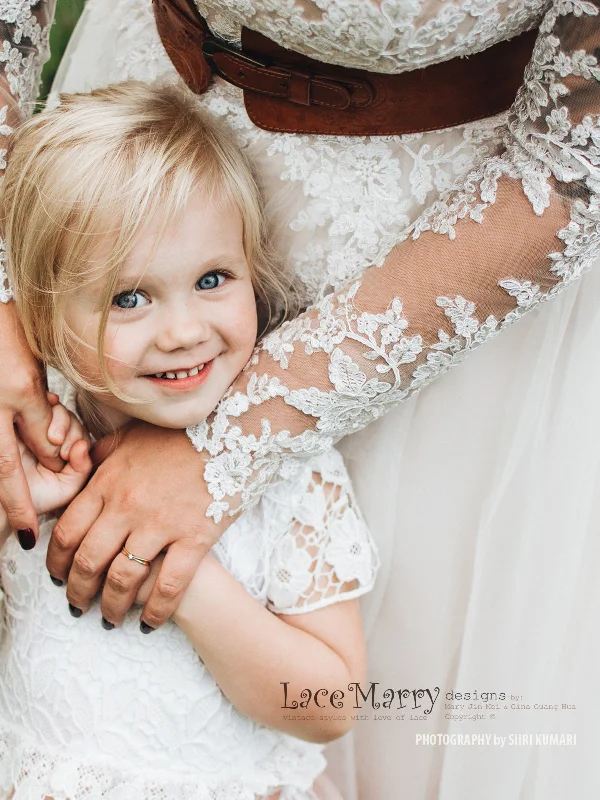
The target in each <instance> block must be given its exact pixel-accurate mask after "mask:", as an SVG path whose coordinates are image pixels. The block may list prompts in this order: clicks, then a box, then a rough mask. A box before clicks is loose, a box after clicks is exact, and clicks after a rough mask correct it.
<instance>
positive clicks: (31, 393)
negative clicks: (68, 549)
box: [0, 303, 64, 549]
mask: <svg viewBox="0 0 600 800" xmlns="http://www.w3.org/2000/svg"><path fill="white" fill-rule="evenodd" d="M51 420H52V410H51V406H50V404H49V402H48V400H47V397H46V389H45V387H44V381H43V375H42V369H41V365H40V364H39V362H38V361H36V359H35V358H34V357H33V355H32V353H31V350H30V348H29V345H28V344H27V341H26V339H25V335H24V333H23V329H22V327H21V324H20V323H19V320H18V318H17V314H16V310H15V305H14V303H6V304H3V303H0V505H2V507H3V508H4V510H5V511H6V514H7V517H8V524H9V525H10V527H11V528H12V529H13V530H16V531H18V536H19V541H20V542H21V545H22V546H23V545H25V546H26V548H27V549H29V548H31V547H33V545H34V544H35V538H36V536H37V530H38V524H37V514H36V512H35V509H34V507H33V505H32V502H31V496H30V494H29V488H28V485H27V480H26V478H25V473H24V472H23V467H22V466H21V458H20V455H19V445H18V437H17V434H18V436H19V437H20V438H21V439H22V441H23V442H24V443H25V445H26V446H27V448H28V449H29V450H30V451H31V452H32V453H33V455H34V456H35V457H36V459H37V460H38V461H39V463H40V464H41V465H42V466H44V467H46V468H47V469H48V470H52V471H54V472H58V471H59V470H61V469H62V468H63V466H64V461H63V460H62V459H61V458H60V455H59V449H60V448H59V446H58V445H57V444H56V443H53V442H51V441H50V440H49V439H48V437H47V431H48V428H49V426H50V423H51ZM15 428H16V430H15Z"/></svg>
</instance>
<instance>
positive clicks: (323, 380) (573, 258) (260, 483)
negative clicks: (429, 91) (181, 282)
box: [189, 0, 600, 521]
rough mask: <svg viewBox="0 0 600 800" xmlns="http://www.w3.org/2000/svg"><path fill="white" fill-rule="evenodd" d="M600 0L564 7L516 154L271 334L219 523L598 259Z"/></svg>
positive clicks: (218, 417) (550, 17)
mask: <svg viewBox="0 0 600 800" xmlns="http://www.w3.org/2000/svg"><path fill="white" fill-rule="evenodd" d="M599 5H600V0H593V2H580V0H556V2H554V4H553V5H552V7H551V9H550V10H549V11H548V13H547V15H546V17H545V19H544V21H543V23H542V26H541V29H540V35H539V38H538V41H537V45H536V48H535V51H534V54H533V57H532V60H531V63H530V65H529V66H528V69H527V72H526V75H525V82H524V85H523V86H522V88H521V90H520V91H519V94H518V97H517V99H516V101H515V103H514V106H513V108H512V111H511V116H510V122H509V127H508V133H507V137H506V141H505V150H504V152H503V153H502V154H501V155H500V156H495V157H492V158H489V159H488V160H487V161H485V162H484V163H483V165H482V167H481V169H480V170H479V171H477V172H475V173H472V174H471V175H469V176H468V178H467V180H466V181H465V182H464V184H463V185H462V186H461V187H460V188H459V189H458V190H456V189H454V190H453V191H452V192H451V193H450V192H449V193H448V194H447V195H446V196H445V197H443V198H442V199H441V200H440V201H439V202H437V203H435V204H434V205H433V206H432V207H430V208H429V209H428V210H427V211H426V212H425V213H424V214H423V215H422V216H421V217H420V218H419V219H418V220H417V221H416V223H415V224H414V225H413V226H412V228H411V229H410V230H409V231H407V234H406V237H405V239H404V241H403V242H402V243H400V244H399V245H398V246H396V247H395V248H394V250H392V252H391V253H390V254H389V255H388V257H387V258H386V259H385V261H384V263H383V264H382V265H381V266H374V267H371V268H370V269H368V270H366V272H365V273H364V275H363V277H362V279H361V280H360V281H358V282H357V283H355V284H354V285H353V286H351V287H350V288H349V289H347V290H346V291H341V292H338V293H337V294H334V295H331V296H329V297H327V298H325V300H323V301H322V302H321V303H320V304H319V305H318V306H316V307H313V308H311V309H309V310H308V311H307V312H306V313H305V314H304V315H302V316H301V317H299V318H298V319H297V320H295V321H292V322H291V323H288V324H286V325H285V326H283V327H282V328H280V329H279V330H277V331H275V332H274V333H272V334H270V335H269V336H268V337H266V338H265V340H264V341H263V343H262V344H261V346H260V347H259V348H258V349H257V351H256V352H255V355H254V357H253V359H252V362H251V364H250V365H249V367H248V368H247V370H246V371H245V373H243V374H242V375H241V376H240V377H239V378H238V380H237V382H236V383H235V384H234V386H233V387H232V390H231V392H230V395H229V396H228V397H227V398H226V399H224V400H223V401H222V402H221V404H220V406H219V407H218V409H217V411H216V412H215V414H214V415H213V417H212V418H210V419H209V420H207V421H206V422H205V423H203V424H202V425H199V426H196V427H195V428H193V429H190V430H189V435H190V437H191V439H192V441H193V442H194V444H195V446H196V447H197V448H198V449H200V450H205V451H206V452H207V453H208V455H209V460H208V463H207V465H206V470H205V478H206V481H207V485H208V489H209V492H210V493H211V495H212V497H213V498H214V502H213V503H212V504H211V506H210V507H209V509H208V512H207V513H208V515H209V516H211V517H213V518H214V519H215V521H218V520H220V519H221V517H222V516H223V515H224V514H231V515H233V514H234V513H235V512H236V511H238V510H239V509H240V508H245V507H247V506H248V505H250V504H252V503H253V502H254V501H255V499H256V498H257V497H258V495H259V494H260V493H261V492H262V491H263V490H264V487H265V486H266V485H267V484H268V483H269V482H270V481H272V480H275V479H278V478H279V477H280V476H282V475H285V471H286V469H288V468H289V463H290V457H298V456H308V455H312V454H314V453H316V452H319V451H323V450H325V449H327V448H328V447H329V446H330V445H331V443H332V441H334V440H336V439H338V438H339V437H341V436H343V435H345V434H348V433H351V432H353V431H355V430H357V429H358V428H361V427H363V426H365V425H367V424H368V423H369V422H371V421H372V420H374V419H377V418H378V417H379V416H381V415H382V414H383V413H384V412H385V410H386V409H387V408H389V407H390V406H391V405H393V404H396V403H398V402H400V401H402V400H404V399H405V398H407V397H409V396H410V395H412V394H413V393H414V392H416V391H418V390H420V389H421V388H422V387H423V386H425V385H426V384H427V383H429V382H430V381H432V380H433V379H435V378H437V377H438V376H439V375H441V374H442V373H443V372H445V371H446V370H447V369H448V368H449V367H452V366H454V365H455V364H457V363H458V362H460V361H461V360H462V359H463V358H464V357H465V356H466V355H467V354H468V353H469V352H470V351H471V350H473V349H474V348H475V347H477V346H478V345H480V344H482V343H483V342H485V341H487V340H488V339H491V338H492V337H493V336H496V335H497V334H498V333H500V332H501V331H502V330H503V329H504V328H506V327H507V326H508V325H511V324H512V323H513V322H515V321H516V320H518V319H519V318H520V317H521V316H522V315H523V314H525V313H526V312H527V311H529V310H530V309H532V308H535V307H536V306H538V305H539V304H540V303H542V302H544V301H546V300H549V299H551V298H552V297H554V296H555V295H557V294H558V293H559V292H561V291H562V290H563V289H565V287H567V286H568V285H569V284H570V283H571V282H572V281H574V280H576V279H577V278H578V277H579V276H580V275H581V274H582V272H583V271H584V270H585V269H586V268H587V267H588V266H589V265H590V264H591V263H592V262H593V260H594V259H595V258H596V257H597V256H598V254H599V252H600V116H599V113H600V66H599V59H600V47H599V46H598V45H599V43H600V17H599V15H598V11H599Z"/></svg>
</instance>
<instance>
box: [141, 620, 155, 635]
mask: <svg viewBox="0 0 600 800" xmlns="http://www.w3.org/2000/svg"><path fill="white" fill-rule="evenodd" d="M140 630H141V632H142V633H152V631H153V630H154V628H152V627H151V626H150V625H146V623H145V622H140Z"/></svg>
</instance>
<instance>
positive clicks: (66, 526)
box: [46, 479, 103, 608]
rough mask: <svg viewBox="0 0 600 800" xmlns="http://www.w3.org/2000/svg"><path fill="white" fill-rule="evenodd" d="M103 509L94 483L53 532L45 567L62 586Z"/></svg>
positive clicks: (90, 484)
mask: <svg viewBox="0 0 600 800" xmlns="http://www.w3.org/2000/svg"><path fill="white" fill-rule="evenodd" d="M102 508H103V500H102V497H101V495H100V494H99V493H98V492H96V491H95V490H94V486H93V479H92V481H91V482H90V483H89V484H88V486H87V487H86V488H85V489H84V490H83V491H82V492H81V493H80V494H78V495H77V497H76V498H75V499H74V500H73V501H72V502H71V504H70V505H69V507H68V508H67V510H66V511H65V512H64V513H63V515H62V516H61V517H60V519H59V520H58V522H57V523H56V525H55V526H54V530H53V531H52V536H51V537H50V542H49V543H48V553H47V555H46V567H47V568H48V572H49V573H50V575H51V576H52V577H53V578H55V579H58V580H60V581H62V582H63V583H66V582H67V579H68V577H69V570H70V569H71V565H72V564H73V559H74V557H75V553H76V552H77V550H78V548H79V546H80V545H81V542H82V541H83V539H84V537H85V536H86V534H87V532H88V531H89V530H90V528H91V527H92V526H93V524H94V523H95V522H96V520H97V519H98V517H99V516H100V513H101V511H102ZM92 596H93V595H92ZM89 599H91V597H90V598H89ZM88 605H89V600H87V601H86V603H85V607H86V608H87V606H88Z"/></svg>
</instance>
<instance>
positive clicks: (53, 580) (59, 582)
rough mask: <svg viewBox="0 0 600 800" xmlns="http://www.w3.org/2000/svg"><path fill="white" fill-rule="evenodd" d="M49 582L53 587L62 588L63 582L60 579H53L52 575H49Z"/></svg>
mask: <svg viewBox="0 0 600 800" xmlns="http://www.w3.org/2000/svg"><path fill="white" fill-rule="evenodd" d="M50 580H51V581H52V583H53V584H54V585H55V586H64V584H63V582H62V581H61V579H60V578H55V577H53V576H52V575H50Z"/></svg>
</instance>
